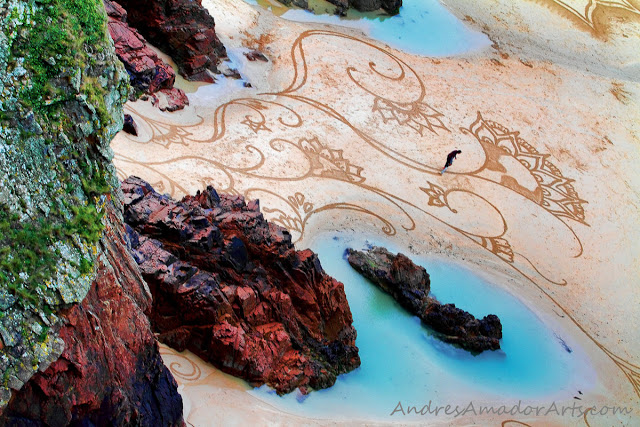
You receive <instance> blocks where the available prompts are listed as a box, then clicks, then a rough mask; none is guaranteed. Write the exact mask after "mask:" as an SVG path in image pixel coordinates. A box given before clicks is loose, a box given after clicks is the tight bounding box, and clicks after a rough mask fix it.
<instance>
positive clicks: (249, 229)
mask: <svg viewBox="0 0 640 427" xmlns="http://www.w3.org/2000/svg"><path fill="white" fill-rule="evenodd" d="M122 188H123V192H124V196H125V201H126V203H127V206H126V208H125V220H126V221H127V223H128V225H129V226H130V229H129V234H130V236H131V237H130V240H131V242H132V246H133V248H134V258H135V259H136V261H137V262H138V263H139V265H140V270H141V271H142V274H143V276H144V278H145V280H147V282H148V284H149V288H150V290H151V292H152V294H153V306H152V308H151V309H150V310H149V311H148V314H149V317H150V319H151V322H152V325H153V327H154V329H155V330H156V331H157V332H158V333H159V339H160V340H161V341H162V342H165V343H167V344H168V345H170V346H174V347H176V348H177V349H184V348H188V349H189V350H191V351H193V352H194V353H196V354H198V355H200V356H201V357H202V358H204V359H205V360H208V361H209V362H211V363H213V364H214V365H216V366H218V367H220V369H222V370H224V371H225V372H228V373H231V374H233V375H237V376H240V377H242V378H245V379H246V380H248V381H250V382H252V383H254V384H256V385H258V384H264V383H267V384H269V385H270V386H272V387H273V388H275V389H276V390H277V391H278V393H286V392H290V391H292V390H294V389H295V388H297V387H300V388H301V389H303V390H305V391H308V390H309V388H324V387H329V386H331V385H332V384H333V383H334V382H335V380H336V376H337V375H339V374H341V373H344V372H348V371H350V370H352V369H354V368H356V367H357V366H359V364H360V359H359V357H358V349H357V347H356V346H355V337H356V332H355V329H354V328H353V326H352V318H351V311H350V309H349V305H348V303H347V299H346V296H345V293H344V286H343V285H342V283H340V282H338V281H336V280H335V279H333V278H331V277H330V276H328V275H327V274H326V273H325V272H324V271H323V270H322V266H321V265H320V261H319V260H318V257H317V255H316V254H314V253H313V252H312V251H310V250H304V251H296V250H295V247H294V246H293V244H292V243H291V235H290V234H289V233H288V232H287V230H285V229H284V228H282V227H279V226H277V225H275V224H271V223H268V222H267V221H266V220H265V219H264V217H263V216H262V214H261V213H260V211H259V204H258V202H257V201H253V202H249V205H247V204H246V203H245V200H244V198H243V197H241V196H229V195H224V194H222V195H219V194H218V193H216V192H215V190H213V188H211V187H209V188H207V190H206V191H204V192H198V193H197V194H196V195H195V196H187V197H185V198H184V199H183V200H182V201H181V202H176V201H174V200H171V199H169V198H168V197H166V196H162V195H160V194H158V193H156V192H154V191H152V190H150V186H149V184H147V183H145V182H144V181H142V180H140V179H139V178H134V177H132V178H129V179H127V180H126V181H124V182H123V185H122ZM203 236H206V239H203Z"/></svg>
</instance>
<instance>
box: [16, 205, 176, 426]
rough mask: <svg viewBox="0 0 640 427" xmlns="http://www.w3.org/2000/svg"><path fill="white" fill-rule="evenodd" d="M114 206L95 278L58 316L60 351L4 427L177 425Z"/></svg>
mask: <svg viewBox="0 0 640 427" xmlns="http://www.w3.org/2000/svg"><path fill="white" fill-rule="evenodd" d="M115 194H117V193H114V195H115ZM115 202H116V203H115V204H114V203H108V204H107V205H106V206H105V211H106V213H105V218H104V219H105V230H104V236H103V238H102V239H101V240H100V243H99V245H98V257H97V261H96V264H97V272H96V278H95V280H94V281H93V283H92V285H91V288H90V290H89V293H88V294H87V296H86V298H85V299H84V301H83V302H82V304H76V305H73V306H72V307H71V308H70V309H69V310H68V311H66V312H65V313H64V319H65V324H64V326H63V327H62V328H61V330H60V338H61V339H62V341H63V342H64V344H65V349H64V351H63V353H62V355H61V356H60V358H58V360H56V361H55V362H53V363H52V364H51V365H50V366H49V368H48V369H46V370H45V371H44V372H39V373H37V374H35V375H34V376H33V377H32V378H31V380H29V381H28V382H27V384H26V385H25V386H24V387H23V388H22V389H21V390H20V391H19V392H18V393H17V394H16V396H15V397H14V399H12V400H11V403H10V404H9V406H8V407H7V408H6V409H5V413H4V416H5V419H4V422H5V423H6V424H9V425H12V424H20V423H26V421H27V420H28V421H36V422H38V423H40V422H41V423H43V424H45V425H49V426H58V425H59V426H65V425H69V424H79V425H107V424H109V425H119V426H120V425H143V426H169V425H179V424H180V422H181V419H182V398H181V397H180V395H179V394H178V393H177V384H176V382H175V380H174V379H173V377H172V376H171V373H170V372H169V370H168V369H167V368H166V367H165V366H164V364H163V362H162V359H161V357H160V354H159V351H158V344H157V342H156V340H155V337H154V335H153V333H152V332H151V328H150V325H149V321H148V320H147V317H146V315H145V314H144V311H146V310H148V309H149V308H150V306H151V295H150V293H149V289H148V288H147V286H146V283H145V282H144V281H143V280H142V277H141V276H140V272H139V270H138V267H137V265H136V263H135V261H134V260H133V258H132V257H131V255H130V254H129V250H130V249H129V247H128V245H127V243H126V240H125V236H124V232H123V231H124V229H123V227H122V212H121V210H120V209H121V204H120V201H119V200H115ZM116 206H118V207H116Z"/></svg>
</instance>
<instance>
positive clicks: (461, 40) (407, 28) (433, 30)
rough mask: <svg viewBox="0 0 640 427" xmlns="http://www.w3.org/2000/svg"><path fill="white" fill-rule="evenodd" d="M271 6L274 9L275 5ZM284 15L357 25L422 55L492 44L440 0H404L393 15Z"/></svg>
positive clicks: (455, 52)
mask: <svg viewBox="0 0 640 427" xmlns="http://www.w3.org/2000/svg"><path fill="white" fill-rule="evenodd" d="M245 1H247V3H250V4H253V5H257V4H258V3H261V4H263V5H264V3H265V2H263V1H260V2H258V1H256V0H245ZM269 8H270V9H272V10H274V9H275V6H269ZM278 9H280V8H278ZM280 10H282V9H280ZM274 12H275V10H274ZM278 14H280V13H278ZM280 16H281V17H282V18H284V19H287V20H290V21H296V22H315V23H321V24H331V25H338V26H343V27H350V28H357V29H359V30H361V31H363V32H364V33H365V34H366V35H367V36H368V37H370V38H372V39H375V40H379V41H381V42H384V43H387V44H389V45H390V46H391V47H394V48H396V49H400V50H403V51H405V52H409V53H415V54H418V55H426V56H449V55H458V54H462V53H467V52H472V51H476V50H480V49H482V48H484V47H487V46H489V45H491V41H490V40H489V38H488V37H487V36H486V35H485V34H483V33H480V32H478V31H474V30H472V29H470V28H468V27H467V26H466V25H465V24H464V23H463V22H461V21H460V20H459V19H458V18H456V17H455V16H454V15H453V14H451V13H450V12H449V11H448V10H447V9H445V8H444V7H443V6H442V5H441V4H440V2H439V1H437V0H403V6H402V7H401V8H400V13H399V14H398V15H395V16H391V17H390V16H388V15H380V14H379V13H361V12H357V11H355V10H349V11H348V13H347V16H346V17H344V18H341V17H338V16H335V15H329V14H314V13H311V12H309V11H306V10H303V9H294V8H291V9H288V10H286V11H285V12H284V13H282V14H281V15H280Z"/></svg>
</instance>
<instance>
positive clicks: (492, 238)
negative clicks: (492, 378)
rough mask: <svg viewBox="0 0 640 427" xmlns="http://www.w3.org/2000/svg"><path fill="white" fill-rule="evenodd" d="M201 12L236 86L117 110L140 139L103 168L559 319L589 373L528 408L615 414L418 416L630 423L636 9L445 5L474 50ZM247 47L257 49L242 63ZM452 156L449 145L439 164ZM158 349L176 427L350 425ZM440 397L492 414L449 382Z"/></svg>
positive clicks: (638, 299) (222, 0) (637, 196)
mask: <svg viewBox="0 0 640 427" xmlns="http://www.w3.org/2000/svg"><path fill="white" fill-rule="evenodd" d="M203 4H204V5H205V6H206V7H207V8H208V9H209V10H210V12H211V14H212V15H213V16H214V17H215V18H216V32H217V33H218V35H219V37H220V39H221V40H222V41H223V43H224V44H225V45H226V46H227V49H228V50H229V53H230V57H231V59H232V60H233V61H234V64H233V66H235V67H238V69H239V71H240V73H241V74H242V76H243V77H244V78H245V80H246V81H249V82H250V83H251V85H252V87H251V88H245V87H243V85H242V82H238V81H232V80H222V79H221V81H220V82H219V83H218V84H216V85H210V86H202V85H194V84H190V83H188V82H185V81H182V80H178V82H177V86H181V87H182V88H183V89H184V90H185V91H186V92H187V93H188V95H189V99H190V102H191V105H190V106H189V107H187V108H185V109H184V110H182V111H178V112H174V113H163V112H160V111H159V110H158V109H157V108H155V107H153V106H152V105H151V103H150V102H144V101H137V102H129V103H128V104H127V105H126V107H125V112H126V113H129V114H131V115H132V116H133V117H134V119H135V121H136V122H137V124H138V128H139V136H137V137H133V136H131V135H128V134H125V133H123V132H121V133H120V134H118V136H117V137H116V138H115V139H114V141H113V142H112V144H111V147H112V149H113V150H114V153H115V159H114V161H115V164H116V167H117V168H118V173H119V176H120V178H125V177H127V176H129V175H137V176H139V177H141V178H143V179H145V180H147V181H148V182H150V183H151V184H152V185H153V186H154V188H155V189H156V190H157V191H159V192H164V193H168V194H170V195H171V196H173V197H182V196H183V195H185V194H192V193H195V191H197V190H199V189H202V188H204V187H205V186H206V185H213V186H214V187H215V188H216V189H217V190H218V191H219V192H226V193H232V194H241V195H243V196H245V197H246V198H247V199H259V200H260V206H261V209H262V212H263V213H264V214H265V217H267V218H268V219H269V220H271V221H273V222H276V223H278V224H280V225H282V226H284V227H286V228H288V229H289V230H290V231H291V233H292V235H293V237H294V240H296V246H297V247H298V248H300V249H302V248H306V247H311V248H313V247H314V242H315V241H316V239H318V238H319V236H324V235H327V234H332V233H337V232H341V231H346V232H349V233H351V234H354V235H360V236H371V238H373V239H378V240H382V239H384V240H388V241H389V242H392V243H393V244H394V245H395V246H398V247H401V248H404V252H406V253H407V254H413V255H415V256H424V257H430V258H433V259H442V260H445V261H446V262H455V263H458V264H460V265H462V266H464V267H466V268H469V269H472V270H474V271H475V272H476V273H477V274H478V275H479V276H481V277H482V278H483V279H484V280H486V281H488V282H490V283H492V284H493V285H495V286H498V287H500V288H501V289H504V290H506V291H508V292H509V293H511V294H513V295H514V296H515V297H517V298H518V299H519V300H521V301H523V302H524V303H525V305H527V306H528V307H529V308H530V309H531V310H532V311H534V312H535V313H536V315H537V316H539V317H540V318H541V320H542V321H543V322H544V323H545V324H546V325H548V326H549V327H552V328H553V329H554V330H559V331H562V332H563V334H564V336H565V338H566V339H570V341H571V342H572V343H573V345H574V346H576V347H579V348H580V350H581V352H583V353H584V354H585V355H586V357H585V360H584V365H585V366H588V369H587V370H586V371H589V372H591V371H592V372H594V373H595V375H594V377H593V378H592V379H591V380H589V384H590V387H589V388H588V389H583V390H580V394H578V391H577V390H568V389H562V390H559V391H558V393H555V394H554V395H550V396H545V397H544V398H540V399H536V400H535V403H537V404H546V405H549V404H550V403H551V401H554V402H555V403H556V404H557V405H558V406H568V407H571V406H572V405H574V403H576V402H577V403H579V404H580V405H583V406H584V407H585V408H586V407H589V406H594V405H595V406H597V407H598V408H600V407H602V406H605V405H608V406H611V407H613V406H625V407H633V408H634V411H635V412H634V413H633V414H632V415H616V416H612V415H611V414H610V413H609V414H604V415H598V414H595V415H594V414H588V415H584V416H582V417H575V416H574V417H571V416H568V415H564V416H563V415H562V414H557V415H556V414H554V413H551V414H549V415H547V416H544V417H540V416H538V417H536V416H533V415H530V416H525V415H522V414H517V415H515V416H511V415H509V414H489V415H486V414H484V415H481V416H475V415H473V414H467V415H463V416H458V417H454V416H452V415H451V416H444V415H442V414H440V415H438V416H433V415H430V416H428V417H425V418H424V420H422V421H418V422H422V423H425V422H428V423H429V424H441V425H449V424H454V425H475V424H492V425H499V424H502V425H506V426H511V425H591V426H600V425H602V426H605V425H631V424H634V422H636V423H637V422H638V420H639V419H640V405H639V404H640V332H639V331H640V327H639V326H640V310H639V303H640V286H638V285H639V284H640V223H639V218H640V174H639V173H638V172H637V165H638V164H639V163H640V107H639V105H640V103H639V101H640V54H639V53H638V52H640V3H638V2H636V1H613V2H598V1H596V2H590V1H579V0H575V1H566V2H561V1H518V2H510V1H507V0H494V1H489V0H482V1H477V2H465V1H459V0H449V1H447V2H445V3H444V5H445V6H446V7H447V9H448V10H449V11H450V12H451V13H452V14H453V15H455V16H456V17H458V18H459V19H460V20H462V21H463V22H464V23H465V25H467V26H468V27H469V28H470V29H471V30H473V31H476V32H477V34H478V37H484V35H482V33H484V34H485V35H486V36H487V37H488V39H489V43H490V45H489V44H487V46H486V47H484V48H480V49H475V50H473V51H470V52H467V53H465V54H462V55H458V56H451V57H428V56H421V55H413V54H409V53H405V52H402V51H400V50H397V49H395V48H393V47H390V46H387V45H386V44H385V43H381V42H378V41H375V40H372V39H369V38H367V36H366V35H365V34H363V33H362V32H361V31H360V30H358V29H354V28H345V27H337V26H328V25H323V24H314V23H296V22H292V21H288V20H285V19H282V18H279V17H277V16H274V15H273V14H272V13H271V12H269V11H268V10H265V9H263V8H261V7H259V6H252V5H249V4H247V3H245V2H243V1H242V0H205V1H204V2H203ZM425 31H428V29H425ZM249 49H258V50H259V51H261V52H263V53H264V54H265V55H266V56H267V57H268V58H269V60H270V61H269V62H267V63H264V62H259V61H256V62H249V61H248V60H246V58H245V57H244V56H243V52H247V51H248V50H249ZM454 148H457V149H460V150H462V154H461V155H460V156H459V157H458V158H457V160H456V161H455V163H454V165H453V166H452V167H451V168H450V169H449V170H448V171H447V172H446V173H445V174H444V175H441V174H440V169H441V168H442V167H443V165H444V160H445V158H446V155H447V153H448V152H450V151H451V150H453V149H454ZM345 286H348V283H345ZM161 351H162V353H163V357H164V358H165V362H166V364H167V366H169V368H170V369H171V371H172V372H173V373H174V376H175V377H176V380H177V381H178V383H179V385H180V392H181V394H182V396H183V398H184V400H185V408H184V409H185V411H184V413H185V420H186V421H187V424H188V425H194V426H199V425H245V424H248V423H252V424H256V425H339V424H353V423H354V420H350V421H348V420H344V419H341V417H340V415H339V414H336V416H335V417H332V416H330V415H329V416H328V417H327V418H328V419H323V420H319V419H312V418H302V417H300V416H297V415H293V414H288V413H286V412H283V411H282V410H279V409H277V408H275V407H273V406H271V405H270V404H268V403H266V402H263V401H261V400H260V399H258V398H257V397H255V396H253V395H251V394H249V393H247V390H249V389H250V386H249V385H247V384H246V383H244V382H243V381H241V380H237V379H234V378H232V377H229V376H227V375H226V374H223V373H220V372H219V371H217V370H216V369H215V368H213V367H211V366H210V365H208V364H206V363H204V362H202V361H201V360H200V359H198V358H197V357H196V356H194V355H193V354H190V353H184V354H179V353H176V352H175V351H173V350H171V349H170V348H168V347H165V346H163V347H162V350H161ZM576 369H578V370H580V369H582V368H581V367H576ZM586 371H585V372H586ZM443 393H444V392H443ZM574 396H575V397H577V398H579V400H578V399H576V398H574ZM389 400H390V412H391V411H392V410H393V408H394V406H395V401H394V398H393V396H390V398H389ZM439 400H440V401H442V402H452V403H455V404H464V403H465V402H469V401H471V400H473V401H474V402H478V403H482V404H485V405H495V406H498V407H499V406H500V405H503V404H505V403H504V399H503V400H491V399H489V400H487V398H486V397H484V396H467V395H465V393H464V392H462V391H460V390H458V391H456V390H446V393H445V394H444V395H442V394H441V395H440V397H439ZM516 401H517V397H516ZM509 402H511V401H509ZM211 414H215V421H212V415H211ZM633 420H635V421H633ZM358 422H361V423H366V424H368V425H377V424H385V423H389V422H398V423H408V421H407V420H403V419H401V418H398V417H397V416H394V418H388V419H379V418H378V419H369V420H366V419H362V420H359V421H358ZM212 423H213V424H212Z"/></svg>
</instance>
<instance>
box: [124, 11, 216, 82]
mask: <svg viewBox="0 0 640 427" xmlns="http://www.w3.org/2000/svg"><path fill="white" fill-rule="evenodd" d="M120 4H121V5H122V6H124V8H125V9H126V10H127V15H128V18H127V19H128V21H129V23H130V24H131V25H132V26H134V27H135V28H136V29H137V30H138V31H140V33H142V35H143V36H145V37H146V38H147V39H148V40H149V41H150V42H151V43H153V44H154V45H155V46H157V47H158V48H160V49H162V50H163V51H165V52H170V53H171V56H172V58H173V59H174V60H175V61H176V64H178V67H179V71H180V74H182V75H183V76H184V77H185V78H186V79H189V80H201V81H207V82H213V78H212V76H211V74H210V72H214V73H217V71H218V69H217V66H218V64H219V63H220V60H221V59H223V58H226V57H227V52H226V49H225V47H224V46H223V45H222V43H221V42H220V40H219V39H218V37H217V36H216V32H215V22H214V20H213V18H212V17H211V15H209V12H208V11H207V9H205V8H204V7H202V3H201V0H151V1H148V0H121V1H120Z"/></svg>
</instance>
